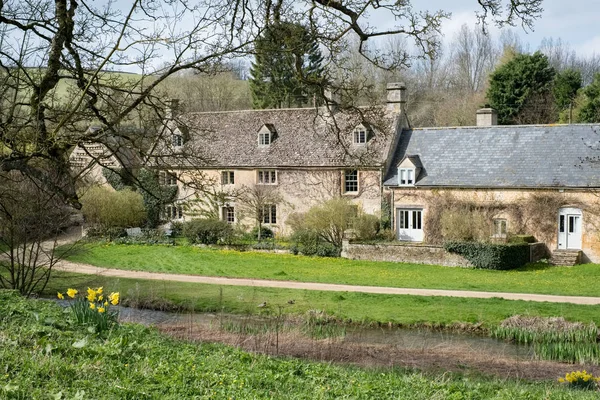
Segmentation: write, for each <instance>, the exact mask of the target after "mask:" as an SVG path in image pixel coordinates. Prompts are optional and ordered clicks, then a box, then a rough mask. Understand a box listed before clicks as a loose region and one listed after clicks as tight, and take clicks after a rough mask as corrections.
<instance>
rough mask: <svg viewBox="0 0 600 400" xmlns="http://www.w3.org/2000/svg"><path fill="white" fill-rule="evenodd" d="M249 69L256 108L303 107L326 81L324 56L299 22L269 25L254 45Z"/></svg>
mask: <svg viewBox="0 0 600 400" xmlns="http://www.w3.org/2000/svg"><path fill="white" fill-rule="evenodd" d="M254 49H255V54H256V56H255V61H254V63H253V64H252V67H251V69H250V74H251V78H250V89H251V92H252V100H253V106H254V108H281V107H290V106H292V105H295V106H298V107H299V106H302V105H304V104H306V103H308V102H309V101H310V100H311V98H312V96H313V94H315V93H317V89H318V87H319V85H320V84H321V83H322V81H323V75H324V74H323V66H322V63H323V56H322V55H321V51H320V50H319V44H318V42H317V41H316V40H315V39H314V38H313V37H312V36H311V34H310V32H309V30H308V29H307V28H306V27H304V26H303V25H300V24H298V23H292V22H276V23H274V24H272V25H269V26H268V27H267V28H266V29H265V31H264V33H263V34H262V35H261V36H260V37H258V38H257V39H256V42H255V46H254Z"/></svg>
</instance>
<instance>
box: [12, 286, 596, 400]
mask: <svg viewBox="0 0 600 400" xmlns="http://www.w3.org/2000/svg"><path fill="white" fill-rule="evenodd" d="M0 338H1V340H2V346H0V360H2V361H1V363H0V365H1V366H2V370H1V371H0V398H3V399H48V398H57V399H76V398H96V399H183V398H207V399H210V398H214V399H248V398H253V399H256V398H286V399H338V398H353V399H371V398H384V399H392V398H397V399H407V400H412V399H507V400H508V399H540V398H544V399H592V398H597V394H596V393H594V392H589V391H581V390H572V389H569V388H566V387H564V386H561V385H559V384H558V383H553V382H547V383H526V382H516V381H511V380H493V379H491V378H490V379H485V378H476V377H468V378H466V377H462V376H459V375H450V374H445V375H443V376H433V375H425V374H422V373H418V372H410V371H402V370H392V371H390V370H387V371H386V370H366V369H360V368H357V367H344V366H336V365H331V364H325V363H316V362H307V361H303V360H299V359H284V358H273V357H268V356H264V355H259V354H251V353H247V352H244V351H241V350H237V349H235V348H232V347H228V346H224V345H216V344H194V343H187V342H183V341H179V340H175V339H170V338H167V337H165V336H162V335H160V334H159V333H157V332H156V331H155V330H153V329H148V328H144V327H142V326H140V325H129V324H127V325H121V326H119V327H116V328H115V329H114V330H112V331H111V332H110V333H108V334H107V335H103V336H99V335H97V334H91V333H89V332H88V330H87V329H85V327H81V326H78V325H76V324H75V323H74V322H73V320H72V318H71V316H70V314H69V313H65V312H63V310H62V309H60V307H58V306H57V305H55V304H52V303H49V302H44V301H39V300H25V299H23V298H20V297H18V296H16V295H15V294H13V293H12V292H3V291H0ZM74 344H76V345H75V346H74Z"/></svg>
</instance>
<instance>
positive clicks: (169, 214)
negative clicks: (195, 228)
mask: <svg viewBox="0 0 600 400" xmlns="http://www.w3.org/2000/svg"><path fill="white" fill-rule="evenodd" d="M181 218H183V207H182V206H181V205H180V204H167V205H165V207H164V208H163V219H164V220H172V219H181Z"/></svg>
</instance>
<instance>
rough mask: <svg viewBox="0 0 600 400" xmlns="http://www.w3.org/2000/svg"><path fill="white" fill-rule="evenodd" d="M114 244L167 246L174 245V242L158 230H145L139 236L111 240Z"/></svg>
mask: <svg viewBox="0 0 600 400" xmlns="http://www.w3.org/2000/svg"><path fill="white" fill-rule="evenodd" d="M113 242H114V243H116V244H150V245H153V244H168V245H175V240H173V239H172V238H170V237H168V236H167V235H165V233H164V232H163V231H161V230H159V229H145V230H143V231H142V234H141V235H138V236H126V237H118V238H117V239H114V240H113Z"/></svg>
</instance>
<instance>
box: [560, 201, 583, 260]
mask: <svg viewBox="0 0 600 400" xmlns="http://www.w3.org/2000/svg"><path fill="white" fill-rule="evenodd" d="M563 216H564V222H563V229H564V232H561V231H560V230H561V224H560V222H561V217H563ZM569 216H577V217H579V232H578V233H579V241H578V244H579V246H578V247H571V246H569V240H568V236H569ZM556 222H557V227H556V228H557V229H556V230H557V232H558V236H557V238H556V248H557V249H559V250H581V248H582V247H583V212H582V211H581V209H580V208H577V207H561V208H560V209H559V210H558V216H557V221H556Z"/></svg>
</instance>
